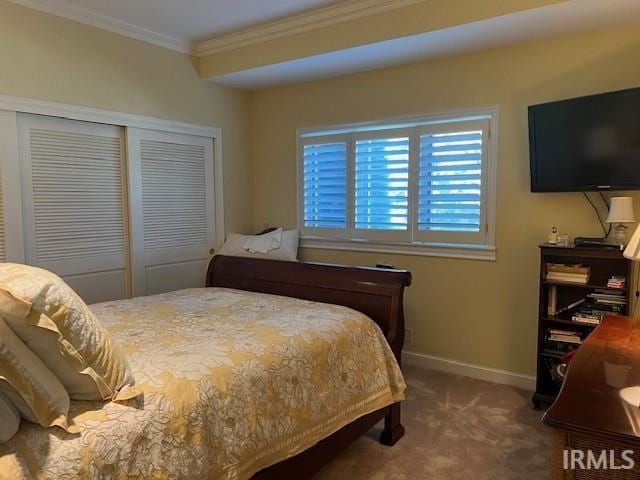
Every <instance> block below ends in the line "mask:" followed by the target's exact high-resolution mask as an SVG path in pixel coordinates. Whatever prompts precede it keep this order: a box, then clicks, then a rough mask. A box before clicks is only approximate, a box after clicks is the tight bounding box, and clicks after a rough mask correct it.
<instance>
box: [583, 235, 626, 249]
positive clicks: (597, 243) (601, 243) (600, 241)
mask: <svg viewBox="0 0 640 480" xmlns="http://www.w3.org/2000/svg"><path fill="white" fill-rule="evenodd" d="M573 243H574V244H575V246H576V247H592V248H615V249H616V250H618V249H620V245H618V244H617V243H611V242H607V239H606V238H598V237H576V238H575V240H574V241H573Z"/></svg>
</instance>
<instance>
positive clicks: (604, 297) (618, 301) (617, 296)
mask: <svg viewBox="0 0 640 480" xmlns="http://www.w3.org/2000/svg"><path fill="white" fill-rule="evenodd" d="M587 297H588V298H590V299H592V300H594V301H595V302H596V303H598V304H601V305H626V304H627V299H626V298H625V296H624V293H623V292H620V293H602V292H600V291H599V290H596V291H595V292H594V293H590V294H589V295H587Z"/></svg>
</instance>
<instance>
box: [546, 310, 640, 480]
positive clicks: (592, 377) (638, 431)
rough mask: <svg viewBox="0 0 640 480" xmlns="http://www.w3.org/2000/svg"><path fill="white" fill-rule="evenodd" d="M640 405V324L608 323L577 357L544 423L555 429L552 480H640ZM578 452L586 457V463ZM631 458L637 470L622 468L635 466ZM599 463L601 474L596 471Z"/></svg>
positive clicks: (634, 321) (611, 318) (607, 319)
mask: <svg viewBox="0 0 640 480" xmlns="http://www.w3.org/2000/svg"><path fill="white" fill-rule="evenodd" d="M639 405H640V318H633V317H618V316H608V317H605V318H604V319H603V321H602V323H601V324H600V326H598V327H597V328H596V329H595V330H594V331H593V333H592V334H591V335H589V337H588V338H587V339H586V340H585V341H584V343H583V344H582V346H581V347H580V348H579V349H578V351H577V352H576V354H575V356H574V357H573V359H572V361H571V364H570V366H569V369H568V372H567V376H566V378H565V381H564V384H563V386H562V388H561V390H560V393H559V394H558V397H557V398H556V400H555V402H554V403H553V405H552V406H551V408H550V409H549V410H548V411H547V412H546V413H545V415H544V417H543V421H544V423H546V424H547V425H550V426H552V427H554V445H553V462H552V468H553V474H552V478H553V479H554V480H556V479H576V480H580V479H640V408H639ZM565 450H566V453H565ZM572 450H574V451H582V452H583V454H582V455H583V456H582V460H579V459H580V458H581V454H580V453H578V452H572ZM589 450H591V452H592V454H589V453H588V451H589ZM603 450H604V451H605V457H606V461H605V462H604V463H606V466H607V467H609V468H606V469H605V468H602V467H603V461H602V458H601V457H600V456H601V455H602V453H601V452H602V451H603ZM629 450H632V451H633V453H629V452H628V451H629ZM625 451H627V452H626V453H624V452H625ZM623 454H624V455H623ZM589 455H591V456H592V457H594V459H593V460H591V463H590V465H589V461H590V460H589ZM629 458H632V459H633V463H634V464H635V466H634V467H633V468H621V467H622V466H626V467H629V466H630V464H631V462H629ZM572 460H573V461H572ZM594 460H595V462H594ZM598 462H600V468H593V467H594V466H597V463H598ZM581 463H582V464H583V465H584V467H585V468H581ZM612 465H613V466H614V467H615V468H610V467H611V466H612ZM565 466H570V467H571V466H573V467H574V468H573V469H572V468H569V469H565V468H564V467H565ZM587 466H591V467H592V468H590V469H587V468H586V467H587Z"/></svg>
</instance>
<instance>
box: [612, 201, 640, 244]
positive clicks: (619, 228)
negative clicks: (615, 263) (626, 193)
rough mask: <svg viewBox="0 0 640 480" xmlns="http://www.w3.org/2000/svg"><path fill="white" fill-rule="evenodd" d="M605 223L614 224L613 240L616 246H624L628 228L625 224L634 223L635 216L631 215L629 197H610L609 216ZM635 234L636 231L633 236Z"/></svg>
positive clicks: (631, 204) (631, 209) (631, 202)
mask: <svg viewBox="0 0 640 480" xmlns="http://www.w3.org/2000/svg"><path fill="white" fill-rule="evenodd" d="M605 222H607V223H613V224H615V225H614V227H613V240H614V241H615V242H616V243H617V244H618V245H621V246H624V245H626V244H627V229H628V227H627V226H626V225H625V223H635V222H636V216H635V214H634V213H633V199H632V198H631V197H612V198H611V204H610V206H609V215H608V216H607V219H606V220H605ZM636 233H638V232H637V230H636V232H635V233H634V236H635V234H636ZM625 252H626V251H625Z"/></svg>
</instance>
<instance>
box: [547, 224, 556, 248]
mask: <svg viewBox="0 0 640 480" xmlns="http://www.w3.org/2000/svg"><path fill="white" fill-rule="evenodd" d="M548 242H549V245H557V244H558V229H557V228H556V226H555V225H554V226H553V227H551V233H550V234H549V237H548Z"/></svg>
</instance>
